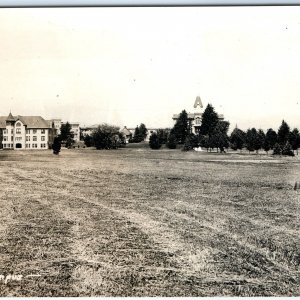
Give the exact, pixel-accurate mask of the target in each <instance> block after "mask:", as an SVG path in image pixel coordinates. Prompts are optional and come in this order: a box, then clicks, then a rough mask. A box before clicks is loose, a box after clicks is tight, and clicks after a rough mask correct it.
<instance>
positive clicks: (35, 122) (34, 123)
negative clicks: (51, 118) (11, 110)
mask: <svg viewBox="0 0 300 300" xmlns="http://www.w3.org/2000/svg"><path fill="white" fill-rule="evenodd" d="M8 117H12V118H13V119H10V120H9V121H18V120H20V121H21V122H22V123H23V124H24V125H26V126H27V128H41V129H44V128H49V127H50V124H49V122H48V121H46V120H45V119H43V118H42V117H41V116H17V117H13V116H12V115H11V114H9V116H8ZM8 117H1V116H0V128H6V121H7V120H8Z"/></svg>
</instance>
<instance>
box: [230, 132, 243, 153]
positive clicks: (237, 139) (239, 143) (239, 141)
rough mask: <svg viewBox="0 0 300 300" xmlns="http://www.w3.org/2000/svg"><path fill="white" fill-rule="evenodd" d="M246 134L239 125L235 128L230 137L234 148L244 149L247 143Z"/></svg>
mask: <svg viewBox="0 0 300 300" xmlns="http://www.w3.org/2000/svg"><path fill="white" fill-rule="evenodd" d="M245 136H246V134H245V132H244V131H243V130H241V129H239V128H237V127H236V128H234V130H233V131H232V133H231V135H230V138H229V141H230V145H231V148H232V149H233V150H238V149H239V150H242V149H243V146H244V144H245V138H246V137H245Z"/></svg>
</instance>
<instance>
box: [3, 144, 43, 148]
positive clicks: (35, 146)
mask: <svg viewBox="0 0 300 300" xmlns="http://www.w3.org/2000/svg"><path fill="white" fill-rule="evenodd" d="M13 147H14V144H3V148H13ZM25 147H26V148H37V147H38V144H26V146H25ZM40 147H41V148H43V149H46V148H47V144H45V143H42V144H40ZM16 148H17V147H16Z"/></svg>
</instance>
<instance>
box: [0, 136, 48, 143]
mask: <svg viewBox="0 0 300 300" xmlns="http://www.w3.org/2000/svg"><path fill="white" fill-rule="evenodd" d="M13 140H14V139H13V136H12V137H11V141H13ZM3 141H4V142H7V141H8V137H7V136H4V137H3ZM15 141H17V142H21V141H22V137H21V136H17V137H16V138H15ZM29 141H30V136H26V142H29ZM32 141H33V142H36V141H37V136H33V137H32ZM41 141H42V142H44V141H46V137H45V136H44V135H43V136H41Z"/></svg>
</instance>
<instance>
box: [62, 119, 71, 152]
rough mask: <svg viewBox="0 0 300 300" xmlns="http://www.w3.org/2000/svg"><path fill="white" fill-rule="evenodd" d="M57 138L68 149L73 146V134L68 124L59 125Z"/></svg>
mask: <svg viewBox="0 0 300 300" xmlns="http://www.w3.org/2000/svg"><path fill="white" fill-rule="evenodd" d="M59 138H60V140H61V142H62V143H65V144H66V147H68V148H69V147H71V146H72V145H73V144H74V139H73V138H74V133H73V132H72V127H71V124H70V123H69V122H67V123H65V124H62V125H61V127H60V135H59Z"/></svg>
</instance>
